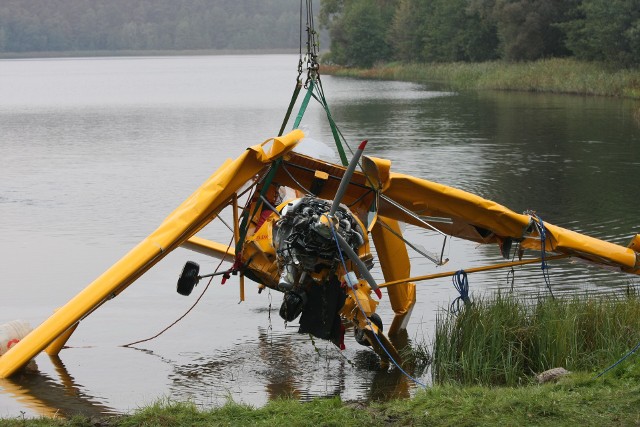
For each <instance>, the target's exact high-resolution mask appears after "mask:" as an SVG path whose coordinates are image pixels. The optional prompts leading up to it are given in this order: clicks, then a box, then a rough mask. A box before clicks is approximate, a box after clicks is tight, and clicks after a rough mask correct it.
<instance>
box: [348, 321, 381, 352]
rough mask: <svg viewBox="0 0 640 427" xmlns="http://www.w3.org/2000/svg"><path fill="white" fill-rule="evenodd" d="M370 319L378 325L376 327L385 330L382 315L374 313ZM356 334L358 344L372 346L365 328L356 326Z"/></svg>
mask: <svg viewBox="0 0 640 427" xmlns="http://www.w3.org/2000/svg"><path fill="white" fill-rule="evenodd" d="M369 320H370V321H371V323H373V324H374V325H376V327H377V328H378V330H379V331H380V332H382V331H383V325H382V319H381V318H380V315H378V313H373V314H372V315H371V316H370V317H369ZM354 336H355V339H356V342H357V343H358V344H360V345H363V346H365V347H370V346H371V343H370V342H369V340H368V339H367V337H366V335H365V331H364V329H359V328H355V330H354Z"/></svg>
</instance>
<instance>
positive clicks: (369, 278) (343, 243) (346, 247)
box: [335, 233, 382, 299]
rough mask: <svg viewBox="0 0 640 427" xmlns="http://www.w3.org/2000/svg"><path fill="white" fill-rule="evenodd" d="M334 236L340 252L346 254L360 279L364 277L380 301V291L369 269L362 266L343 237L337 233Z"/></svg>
mask: <svg viewBox="0 0 640 427" xmlns="http://www.w3.org/2000/svg"><path fill="white" fill-rule="evenodd" d="M335 236H336V238H337V239H338V243H339V244H340V247H341V248H342V250H343V251H344V252H346V254H347V256H348V257H349V259H350V260H351V262H353V263H354V264H355V265H357V266H358V271H359V272H360V274H361V275H362V277H364V279H365V280H366V281H367V283H369V286H371V289H373V291H374V292H375V293H376V295H377V296H378V298H379V299H382V291H381V290H380V288H379V287H378V284H377V283H376V281H375V279H374V278H373V276H372V275H371V273H370V272H369V269H368V268H367V266H366V265H364V262H362V260H361V259H360V257H359V256H358V254H356V252H355V251H354V250H353V248H352V247H351V246H350V245H349V243H347V241H346V240H344V237H342V236H341V235H340V234H338V233H335Z"/></svg>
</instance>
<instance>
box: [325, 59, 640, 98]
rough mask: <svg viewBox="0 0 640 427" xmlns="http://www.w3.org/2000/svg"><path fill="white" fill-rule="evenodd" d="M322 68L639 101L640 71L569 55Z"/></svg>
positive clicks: (344, 73) (353, 73)
mask: <svg viewBox="0 0 640 427" xmlns="http://www.w3.org/2000/svg"><path fill="white" fill-rule="evenodd" d="M321 72H322V73H324V74H335V75H340V76H351V77H360V78H370V79H385V80H403V81H412V82H433V83H443V84H445V85H447V86H448V87H450V88H451V89H454V90H469V89H474V90H483V89H493V90H518V91H531V92H549V93H566V94H578V95H600V96H615V97H625V98H635V99H640V70H639V69H616V68H610V67H607V66H606V65H603V64H598V63H591V62H581V61H576V60H573V59H559V58H555V59H545V60H540V61H535V62H522V63H507V62H484V63H476V64H472V63H447V64H437V63H433V64H399V63H391V64H384V65H379V66H376V67H374V68H371V69H354V68H341V67H335V66H330V65H323V66H322V68H321Z"/></svg>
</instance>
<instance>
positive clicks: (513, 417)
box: [0, 373, 640, 427]
mask: <svg viewBox="0 0 640 427" xmlns="http://www.w3.org/2000/svg"><path fill="white" fill-rule="evenodd" d="M592 377H593V376H592V374H589V373H576V374H572V375H571V376H569V377H565V378H563V379H561V380H560V381H559V382H558V383H556V384H545V385H528V386H524V387H513V388H511V387H480V386H474V387H454V386H435V387H433V388H430V389H428V390H425V391H420V392H418V393H417V394H416V396H415V397H414V398H412V399H405V400H396V401H391V402H385V403H371V404H359V403H358V404H356V403H343V402H341V401H340V400H339V399H337V398H334V399H317V400H314V401H312V402H308V403H299V402H297V401H294V400H278V401H273V402H270V403H269V404H267V405H266V406H265V407H263V408H257V409H256V408H251V407H249V406H245V405H240V404H237V403H233V402H230V403H227V404H226V405H225V406H223V407H221V408H218V409H214V410H198V408H197V407H196V406H195V405H193V404H190V403H158V404H155V405H152V406H150V407H147V408H144V409H141V410H140V411H138V412H136V413H134V414H132V415H126V416H117V417H112V418H105V419H102V420H96V419H87V418H82V417H76V418H73V419H71V420H67V421H65V420H52V419H38V420H23V419H12V420H8V419H5V420H1V421H0V423H1V424H2V425H4V426H10V427H13V426H16V427H17V426H105V427H106V426H114V427H115V426H118V427H120V426H122V427H125V426H127V427H128V426H183V425H184V426H204V425H212V426H273V425H287V426H309V425H314V426H363V425H366V426H389V425H403V426H405V425H406V426H418V425H435V426H438V425H455V426H484V425H486V426H491V425H513V426H515V425H539V426H547V425H548V426H575V425H583V426H602V425H638V424H640V383H639V382H638V378H637V377H620V376H615V375H612V376H607V377H604V378H601V379H598V380H593V379H592Z"/></svg>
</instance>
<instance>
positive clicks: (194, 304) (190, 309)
mask: <svg viewBox="0 0 640 427" xmlns="http://www.w3.org/2000/svg"><path fill="white" fill-rule="evenodd" d="M232 244H233V237H231V241H229V244H228V245H227V251H226V252H225V254H224V256H223V257H222V259H221V260H220V263H219V264H218V266H217V267H216V269H215V273H217V272H218V270H219V269H220V266H221V265H222V263H223V262H224V259H225V258H226V256H227V254H228V253H229V249H231V245H232ZM212 281H213V276H212V277H211V278H209V282H207V286H205V288H204V289H203V290H202V293H201V294H200V296H198V299H196V301H195V302H194V303H193V304H192V305H191V307H189V309H188V310H187V311H186V312H185V313H184V314H183V315H182V316H180V317H178V318H177V319H176V320H175V321H174V322H173V323H171V324H170V325H169V326H167V327H166V328H164V329H163V330H161V331H160V332H158V333H157V334H155V335H154V336H152V337H149V338H145V339H141V340H138V341H134V342H130V343H129V344H124V345H121V346H120V347H131V346H132V345H135V344H140V343H143V342H147V341H151V340H153V339H156V338H158V337H159V336H160V335H162V334H164V333H165V332H166V331H168V330H169V329H171V328H172V327H173V326H175V325H176V324H177V323H178V322H180V321H181V320H182V319H184V318H185V317H187V315H188V314H189V313H190V312H191V311H192V310H193V309H194V308H195V307H196V305H198V303H199V302H200V300H201V299H202V297H203V296H204V294H205V293H206V292H207V289H209V286H210V285H211V282H212Z"/></svg>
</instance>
